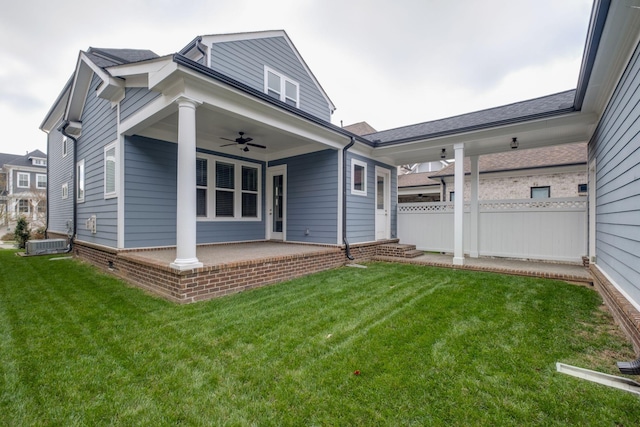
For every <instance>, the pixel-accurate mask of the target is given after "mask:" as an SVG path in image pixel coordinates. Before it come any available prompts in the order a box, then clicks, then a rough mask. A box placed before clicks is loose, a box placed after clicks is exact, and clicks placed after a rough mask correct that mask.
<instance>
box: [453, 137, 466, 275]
mask: <svg viewBox="0 0 640 427" xmlns="http://www.w3.org/2000/svg"><path fill="white" fill-rule="evenodd" d="M453 149H454V151H455V177H454V181H453V182H454V185H453V188H454V190H453V191H455V196H454V200H453V265H464V228H463V227H464V144H455V145H454V146H453Z"/></svg>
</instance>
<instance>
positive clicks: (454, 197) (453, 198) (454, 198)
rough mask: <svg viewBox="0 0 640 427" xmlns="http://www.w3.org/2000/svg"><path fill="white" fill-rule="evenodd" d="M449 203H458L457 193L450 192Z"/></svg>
mask: <svg viewBox="0 0 640 427" xmlns="http://www.w3.org/2000/svg"><path fill="white" fill-rule="evenodd" d="M449 201H450V202H455V201H456V192H455V191H449Z"/></svg>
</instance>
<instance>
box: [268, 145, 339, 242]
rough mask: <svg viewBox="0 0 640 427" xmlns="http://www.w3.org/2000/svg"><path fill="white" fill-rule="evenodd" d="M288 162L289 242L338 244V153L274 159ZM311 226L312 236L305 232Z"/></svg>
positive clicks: (272, 163)
mask: <svg viewBox="0 0 640 427" xmlns="http://www.w3.org/2000/svg"><path fill="white" fill-rule="evenodd" d="M282 164H286V165H287V189H286V191H287V193H286V196H287V218H286V221H287V241H290V242H308V243H326V244H336V241H337V238H338V220H339V215H338V196H339V195H338V188H339V187H338V167H339V165H338V152H337V151H335V150H324V151H319V152H315V153H311V154H304V155H301V156H295V157H289V158H286V159H281V160H278V161H274V162H271V163H270V164H269V166H278V165H282ZM307 229H309V235H305V231H306V230H307Z"/></svg>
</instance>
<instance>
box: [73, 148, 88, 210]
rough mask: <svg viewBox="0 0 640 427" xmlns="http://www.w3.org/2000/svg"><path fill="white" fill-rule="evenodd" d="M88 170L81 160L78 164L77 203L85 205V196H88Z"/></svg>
mask: <svg viewBox="0 0 640 427" xmlns="http://www.w3.org/2000/svg"><path fill="white" fill-rule="evenodd" d="M85 184H86V168H85V164H84V159H82V160H79V161H78V162H77V163H76V189H75V197H76V202H78V203H84V199H85V195H86V192H87V191H86V188H85Z"/></svg>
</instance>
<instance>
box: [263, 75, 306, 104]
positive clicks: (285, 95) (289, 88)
mask: <svg viewBox="0 0 640 427" xmlns="http://www.w3.org/2000/svg"><path fill="white" fill-rule="evenodd" d="M264 91H265V93H267V94H269V95H270V96H273V97H274V98H276V99H279V100H280V101H282V102H286V103H287V104H289V105H291V106H292V107H296V108H297V107H298V105H299V93H300V85H299V84H298V83H297V82H295V81H293V80H291V79H290V78H288V77H287V76H285V75H283V74H281V73H278V72H277V71H275V70H272V69H271V68H269V67H267V66H265V67H264Z"/></svg>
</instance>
